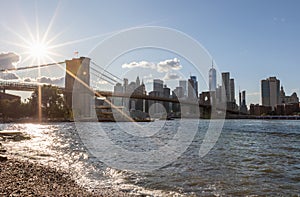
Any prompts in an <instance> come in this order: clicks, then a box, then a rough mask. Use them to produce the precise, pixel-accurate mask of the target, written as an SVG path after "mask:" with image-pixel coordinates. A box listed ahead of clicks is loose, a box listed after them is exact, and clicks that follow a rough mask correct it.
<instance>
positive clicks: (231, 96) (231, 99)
mask: <svg viewBox="0 0 300 197" xmlns="http://www.w3.org/2000/svg"><path fill="white" fill-rule="evenodd" d="M229 85H230V102H233V103H235V87H234V79H230V84H229Z"/></svg>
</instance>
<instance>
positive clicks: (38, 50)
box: [28, 42, 49, 60]
mask: <svg viewBox="0 0 300 197" xmlns="http://www.w3.org/2000/svg"><path fill="white" fill-rule="evenodd" d="M28 48H29V55H30V56H31V57H33V58H36V59H38V60H44V59H45V58H46V57H47V56H48V55H49V49H48V46H47V45H46V44H44V43H40V42H34V43H32V44H31V45H30V46H29V47H28Z"/></svg>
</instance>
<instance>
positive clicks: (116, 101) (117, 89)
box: [112, 83, 124, 106]
mask: <svg viewBox="0 0 300 197" xmlns="http://www.w3.org/2000/svg"><path fill="white" fill-rule="evenodd" d="M123 91H124V88H123V86H122V84H121V83H117V84H116V85H115V86H114V94H120V93H123ZM112 103H113V104H114V105H115V106H123V98H121V97H113V98H112Z"/></svg>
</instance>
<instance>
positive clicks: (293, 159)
mask: <svg viewBox="0 0 300 197" xmlns="http://www.w3.org/2000/svg"><path fill="white" fill-rule="evenodd" d="M132 124H133V123H129V122H122V123H121V122H119V123H82V124H80V125H79V124H75V123H50V124H1V125H0V130H13V131H21V132H24V133H25V134H26V135H29V136H30V137H31V139H30V140H21V141H13V140H6V141H2V142H1V143H2V144H3V145H4V146H5V147H6V149H8V152H9V153H10V154H11V156H13V157H18V158H20V159H28V160H31V161H34V162H40V163H43V164H45V165H49V166H52V167H55V168H58V169H62V170H65V171H67V172H69V173H70V174H71V175H72V176H73V178H74V179H76V180H77V182H78V183H79V184H81V185H83V186H85V187H87V188H89V189H91V190H95V189H101V188H115V189H117V190H121V191H126V192H129V193H131V194H145V195H153V196H168V195H169V196H180V195H183V196H186V195H187V196H190V195H195V196H256V195H257V196H262V195H263V196H265V195H267V196H291V195H295V196H297V195H298V196H299V195H300V122H299V121H291V120H226V121H225V123H224V126H223V129H222V132H221V134H220V136H219V138H218V140H217V142H216V144H215V145H214V146H213V148H212V149H211V150H210V151H209V152H208V154H206V155H205V156H203V157H200V156H199V149H200V147H201V144H202V143H203V139H204V137H205V134H206V132H207V131H206V129H207V128H208V125H209V121H208V120H173V121H159V120H157V121H155V122H152V123H138V124H139V125H138V126H139V127H134V126H132ZM195 125H196V128H197V130H196V132H193V131H192V129H193V128H195ZM179 127H181V129H182V131H184V133H185V137H186V139H185V141H184V140H183V141H180V139H177V138H176V137H178V136H177V135H176V133H177V132H180V131H179V130H178V128H179ZM99 128H101V132H100V133H99ZM136 128H140V129H139V130H138V129H136ZM141 128H142V129H141ZM143 128H144V129H143ZM143 131H144V133H143ZM104 135H105V136H104ZM172 140H173V141H174V143H173V145H177V144H176V142H178V141H179V142H180V143H181V145H182V146H181V147H179V148H178V150H179V151H177V153H176V154H174V155H173V157H170V154H169V153H168V150H169V151H171V148H170V149H163V151H165V153H164V154H165V156H164V154H163V156H161V155H160V158H161V160H162V161H164V162H162V163H159V162H157V161H153V160H152V159H153V158H154V157H151V156H149V155H148V152H149V151H150V152H151V151H153V150H160V147H164V146H165V145H168V144H169V142H172ZM97 141H98V142H99V143H98V144H96V143H95V142H97ZM106 141H109V143H108V142H106ZM89 142H91V143H89ZM183 144H184V146H183ZM111 145H114V146H118V147H122V149H124V150H126V151H125V152H124V153H123V152H122V154H124V156H122V155H118V154H117V153H116V152H115V151H116V150H113V149H110V147H111ZM185 146H186V147H185ZM173 151H174V150H173ZM175 151H176V150H175ZM98 153H99V154H98ZM127 153H132V157H131V156H128V155H126V154H127ZM133 153H137V154H133ZM153 153H157V152H155V151H154V152H153ZM160 153H161V152H160ZM173 153H174V152H172V154H173ZM101 155H102V156H103V157H101ZM137 155H138V156H139V157H140V158H139V157H137V158H135V156H137ZM141 155H144V157H142V156H141ZM153 163H155V164H157V165H152V164H153ZM123 165H124V168H122V166H123ZM128 166H129V168H128ZM130 166H131V167H132V166H134V168H133V169H131V168H130ZM145 166H146V167H145ZM153 166H155V168H154V169H152V168H151V167H153ZM134 169H136V170H134ZM140 169H142V170H140ZM147 169H148V170H147Z"/></svg>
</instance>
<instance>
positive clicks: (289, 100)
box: [280, 86, 299, 104]
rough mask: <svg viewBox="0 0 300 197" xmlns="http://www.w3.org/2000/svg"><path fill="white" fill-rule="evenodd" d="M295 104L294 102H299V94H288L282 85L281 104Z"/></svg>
mask: <svg viewBox="0 0 300 197" xmlns="http://www.w3.org/2000/svg"><path fill="white" fill-rule="evenodd" d="M283 103H285V104H293V103H299V98H298V96H297V93H296V92H294V93H293V94H292V95H291V96H286V94H285V92H284V89H283V86H281V90H280V104H283Z"/></svg>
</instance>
